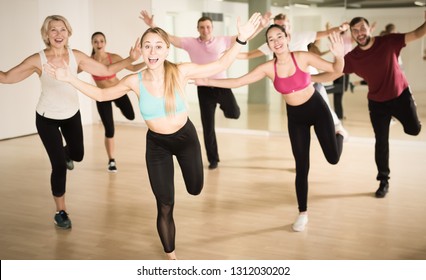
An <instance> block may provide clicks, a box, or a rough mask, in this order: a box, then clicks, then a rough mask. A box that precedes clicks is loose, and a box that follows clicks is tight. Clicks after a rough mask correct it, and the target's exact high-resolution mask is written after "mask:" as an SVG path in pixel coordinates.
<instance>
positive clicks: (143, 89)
mask: <svg viewBox="0 0 426 280" xmlns="http://www.w3.org/2000/svg"><path fill="white" fill-rule="evenodd" d="M260 20H261V15H260V13H255V14H253V16H252V17H251V18H250V19H249V21H248V22H247V23H246V24H244V25H240V24H238V37H237V39H238V40H237V41H236V42H234V44H233V45H232V47H231V48H230V49H229V50H228V51H226V52H225V54H224V55H223V56H222V57H221V58H220V59H219V60H217V61H215V62H212V63H208V64H195V63H181V64H174V63H172V62H170V61H168V60H167V56H168V53H169V48H170V40H169V37H168V35H167V33H166V32H165V31H163V30H162V29H161V28H158V27H154V28H149V29H147V30H146V31H145V33H144V34H143V35H142V39H141V47H142V56H143V58H144V61H145V63H146V65H147V69H145V70H143V71H141V72H140V73H137V74H131V75H128V76H126V77H124V78H123V79H122V80H121V81H120V82H119V83H118V84H117V85H115V86H113V87H109V88H102V89H101V88H98V87H95V86H93V85H91V84H88V83H85V82H83V81H81V80H79V79H78V78H77V77H75V76H73V75H71V74H70V72H69V70H68V69H67V68H57V67H55V66H53V65H46V67H45V68H46V70H47V71H49V72H50V75H52V76H56V78H57V79H58V80H62V81H66V82H68V83H70V84H71V85H72V86H74V87H76V88H77V89H78V90H80V91H81V92H82V93H84V94H86V95H87V96H89V97H91V98H93V99H95V100H97V101H106V100H113V99H116V98H119V97H120V96H123V95H124V94H126V93H127V92H129V91H133V92H135V94H136V95H137V96H138V98H139V107H140V111H141V114H142V116H143V118H144V119H145V121H146V125H147V126H148V132H147V136H146V140H147V141H146V164H147V169H148V175H149V180H150V183H151V188H152V191H153V193H154V196H155V199H156V201H157V211H158V214H157V230H158V234H159V236H160V240H161V243H162V245H163V248H164V251H165V253H166V255H167V257H168V259H176V253H175V233H176V227H175V223H174V220H173V208H174V182H173V173H174V170H173V156H175V157H176V158H177V161H178V163H179V165H180V167H181V170H182V175H183V178H184V181H185V186H186V189H187V191H188V193H190V194H192V195H198V194H199V193H200V192H201V190H202V188H203V179H204V178H203V176H204V174H203V164H202V158H201V148H200V143H199V140H198V136H197V133H196V130H195V127H194V125H193V124H192V122H191V121H190V120H189V118H188V110H187V106H186V102H185V98H184V95H183V88H184V85H185V84H186V83H187V82H188V80H189V79H197V78H205V77H209V76H211V75H212V74H215V73H218V72H220V71H223V70H224V69H226V68H228V67H229V66H230V65H231V63H232V62H233V61H234V60H235V59H236V57H237V55H238V53H239V52H240V50H241V47H242V44H245V42H246V41H247V40H248V39H249V38H250V36H252V35H253V34H254V32H255V31H256V29H257V27H258V25H259V23H260Z"/></svg>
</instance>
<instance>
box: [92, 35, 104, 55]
mask: <svg viewBox="0 0 426 280" xmlns="http://www.w3.org/2000/svg"><path fill="white" fill-rule="evenodd" d="M105 46H106V39H105V37H104V35H102V34H96V35H95V36H93V38H92V47H93V50H94V51H95V53H98V52H101V51H103V52H105Z"/></svg>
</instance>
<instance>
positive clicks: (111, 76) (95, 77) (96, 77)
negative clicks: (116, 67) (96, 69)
mask: <svg viewBox="0 0 426 280" xmlns="http://www.w3.org/2000/svg"><path fill="white" fill-rule="evenodd" d="M107 55H108V60H109V64H111V63H112V60H111V54H109V53H107ZM115 76H116V75H115V74H113V75H110V76H95V75H92V77H93V80H95V81H104V80H109V79H113V78H115Z"/></svg>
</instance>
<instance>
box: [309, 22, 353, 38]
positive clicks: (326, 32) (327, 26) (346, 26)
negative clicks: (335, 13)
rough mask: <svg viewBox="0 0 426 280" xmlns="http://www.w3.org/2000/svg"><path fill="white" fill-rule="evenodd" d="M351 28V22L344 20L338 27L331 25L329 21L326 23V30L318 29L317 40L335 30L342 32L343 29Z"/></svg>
mask: <svg viewBox="0 0 426 280" xmlns="http://www.w3.org/2000/svg"><path fill="white" fill-rule="evenodd" d="M348 29H349V24H348V23H347V22H343V23H342V24H341V25H339V26H336V27H330V26H329V24H328V23H327V25H326V30H323V31H318V32H317V37H316V38H315V40H318V39H321V38H324V37H326V36H328V35H330V34H332V33H334V32H337V33H339V32H342V31H346V30H348Z"/></svg>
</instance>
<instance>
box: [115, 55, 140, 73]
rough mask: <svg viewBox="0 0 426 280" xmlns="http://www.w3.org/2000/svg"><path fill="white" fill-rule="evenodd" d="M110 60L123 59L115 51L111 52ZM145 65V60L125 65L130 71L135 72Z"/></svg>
mask: <svg viewBox="0 0 426 280" xmlns="http://www.w3.org/2000/svg"><path fill="white" fill-rule="evenodd" d="M111 60H112V62H113V63H114V62H118V61H120V60H123V58H122V57H121V56H120V55H118V54H115V53H112V54H111ZM145 66H146V64H145V62H141V63H137V64H130V65H128V66H126V69H127V70H129V71H132V72H137V71H139V70H141V69H142V68H144V67H145Z"/></svg>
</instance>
